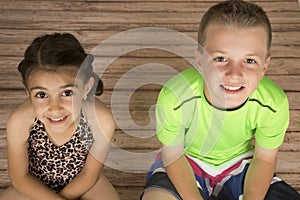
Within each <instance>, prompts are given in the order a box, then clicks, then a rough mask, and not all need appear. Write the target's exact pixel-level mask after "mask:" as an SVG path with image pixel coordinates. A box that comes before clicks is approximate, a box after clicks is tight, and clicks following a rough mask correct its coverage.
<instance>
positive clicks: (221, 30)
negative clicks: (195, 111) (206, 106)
mask: <svg viewBox="0 0 300 200" xmlns="http://www.w3.org/2000/svg"><path fill="white" fill-rule="evenodd" d="M203 47H204V49H205V50H206V51H207V53H208V54H209V56H203V55H200V53H199V52H198V51H197V52H196V59H197V63H198V64H199V71H200V73H201V74H203V75H204V79H205V83H206V84H205V88H204V94H205V96H206V98H207V100H208V101H209V102H210V103H211V104H212V105H214V106H216V107H218V108H222V109H234V108H237V107H239V106H241V105H242V104H243V103H244V102H245V101H246V100H247V98H248V97H249V96H250V95H251V94H252V92H253V91H254V90H255V89H256V88H257V86H258V84H259V82H260V80H261V79H262V77H263V76H264V73H265V71H266V70H267V67H268V65H269V62H270V56H268V51H267V33H266V31H265V29H264V28H262V27H255V28H246V29H239V28H233V27H226V26H218V25H209V26H208V28H207V30H206V40H205V43H204V46H203ZM205 57H206V58H205ZM207 57H209V58H207Z"/></svg>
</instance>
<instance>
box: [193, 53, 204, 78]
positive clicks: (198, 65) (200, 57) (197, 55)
mask: <svg viewBox="0 0 300 200" xmlns="http://www.w3.org/2000/svg"><path fill="white" fill-rule="evenodd" d="M195 59H196V63H197V67H198V71H199V73H200V74H203V68H202V65H201V60H202V55H201V53H200V52H199V49H196V50H195Z"/></svg>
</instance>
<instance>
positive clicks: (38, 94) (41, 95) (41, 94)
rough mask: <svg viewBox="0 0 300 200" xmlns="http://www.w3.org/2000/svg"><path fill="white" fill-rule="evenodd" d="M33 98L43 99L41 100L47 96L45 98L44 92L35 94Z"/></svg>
mask: <svg viewBox="0 0 300 200" xmlns="http://www.w3.org/2000/svg"><path fill="white" fill-rule="evenodd" d="M35 97H37V98H40V99H43V98H47V97H48V96H47V94H46V93H44V92H39V93H37V94H36V95H35Z"/></svg>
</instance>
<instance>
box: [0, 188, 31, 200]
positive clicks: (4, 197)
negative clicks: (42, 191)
mask: <svg viewBox="0 0 300 200" xmlns="http://www.w3.org/2000/svg"><path fill="white" fill-rule="evenodd" d="M12 199H13V200H30V199H29V198H28V197H26V196H25V195H23V194H22V193H20V192H19V191H17V190H16V189H15V188H14V187H9V188H7V189H6V190H4V192H3V193H2V194H1V195H0V200H12Z"/></svg>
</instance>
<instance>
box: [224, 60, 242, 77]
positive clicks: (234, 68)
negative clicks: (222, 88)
mask: <svg viewBox="0 0 300 200" xmlns="http://www.w3.org/2000/svg"><path fill="white" fill-rule="evenodd" d="M242 70H243V69H242V65H241V64H240V63H237V62H230V63H229V64H228V68H227V71H226V73H225V75H226V76H228V77H241V76H242V74H243V73H242Z"/></svg>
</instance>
